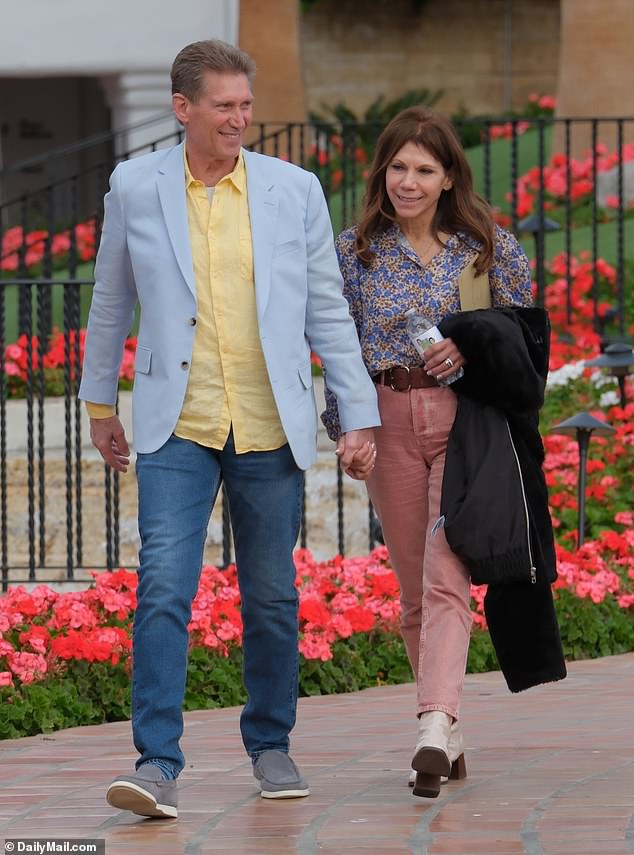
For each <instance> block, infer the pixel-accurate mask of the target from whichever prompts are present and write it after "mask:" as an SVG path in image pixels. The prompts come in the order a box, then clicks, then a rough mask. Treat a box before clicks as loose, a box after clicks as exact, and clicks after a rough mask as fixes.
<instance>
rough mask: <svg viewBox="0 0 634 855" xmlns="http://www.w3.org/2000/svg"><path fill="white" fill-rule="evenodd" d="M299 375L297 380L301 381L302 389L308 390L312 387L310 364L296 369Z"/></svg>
mask: <svg viewBox="0 0 634 855" xmlns="http://www.w3.org/2000/svg"><path fill="white" fill-rule="evenodd" d="M297 371H298V373H299V379H300V380H301V381H302V386H303V387H304V389H310V388H311V386H312V385H313V374H312V371H311V368H310V362H309V363H308V365H301V366H300V367H299V368H298V369H297Z"/></svg>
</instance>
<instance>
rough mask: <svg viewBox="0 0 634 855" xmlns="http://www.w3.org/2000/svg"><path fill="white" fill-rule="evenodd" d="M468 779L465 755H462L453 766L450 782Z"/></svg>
mask: <svg viewBox="0 0 634 855" xmlns="http://www.w3.org/2000/svg"><path fill="white" fill-rule="evenodd" d="M466 777H467V764H466V763H465V759H464V754H461V755H460V756H459V757H458V758H457V759H456V760H454V761H453V763H452V764H451V772H450V773H449V780H450V781H461V780H462V779H463V778H466Z"/></svg>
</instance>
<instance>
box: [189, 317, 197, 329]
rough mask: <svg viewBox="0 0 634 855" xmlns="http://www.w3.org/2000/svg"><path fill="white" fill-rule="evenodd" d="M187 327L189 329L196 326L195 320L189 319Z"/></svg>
mask: <svg viewBox="0 0 634 855" xmlns="http://www.w3.org/2000/svg"><path fill="white" fill-rule="evenodd" d="M189 325H190V327H195V326H196V318H190V319H189Z"/></svg>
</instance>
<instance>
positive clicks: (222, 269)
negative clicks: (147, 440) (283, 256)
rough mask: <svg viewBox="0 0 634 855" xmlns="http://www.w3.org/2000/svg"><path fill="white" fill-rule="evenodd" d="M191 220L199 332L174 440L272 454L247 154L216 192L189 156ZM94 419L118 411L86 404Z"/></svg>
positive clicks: (279, 437) (277, 431) (273, 431)
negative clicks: (229, 440) (196, 175)
mask: <svg viewBox="0 0 634 855" xmlns="http://www.w3.org/2000/svg"><path fill="white" fill-rule="evenodd" d="M185 182H186V187H187V216H188V222H189V235H190V241H191V248H192V259H193V264H194V278H195V283H196V300H197V305H198V310H197V316H196V333H195V337H194V347H193V353H192V360H191V367H190V373H189V380H188V383H187V390H186V393H185V401H184V403H183V408H182V410H181V414H180V418H179V420H178V422H177V424H176V427H175V429H174V433H175V434H176V435H177V436H180V437H183V438H184V439H190V440H192V441H194V442H197V443H199V444H200V445H205V446H208V447H210V448H216V449H221V448H223V447H224V445H225V443H226V441H227V437H228V435H229V430H230V428H231V427H233V437H234V443H235V449H236V451H237V452H238V453H242V452H245V451H271V450H273V449H276V448H280V447H281V446H282V445H284V444H285V442H286V436H285V434H284V431H283V430H282V424H281V422H280V418H279V415H278V412H277V406H276V404H275V400H274V398H273V390H272V389H271V383H270V380H269V377H268V373H267V371H266V366H265V364H264V356H263V354H262V346H261V344H260V336H259V331H258V321H257V314H256V305H255V282H254V279H253V252H252V244H251V223H250V219H249V206H248V200H247V181H246V170H245V166H244V157H243V156H242V154H240V156H239V158H238V161H237V163H236V166H235V168H234V170H233V172H231V173H230V174H229V175H226V176H225V177H224V178H222V179H221V180H220V181H219V182H218V184H217V185H216V187H215V188H213V189H212V190H211V191H210V192H208V188H206V187H205V185H204V184H203V183H202V181H198V180H197V179H195V178H194V177H193V176H192V174H191V172H190V170H189V165H188V163H187V156H186V155H185ZM86 406H87V410H88V415H89V416H91V417H92V418H106V417H107V416H110V415H113V413H114V407H111V406H110V405H106V404H93V403H88V402H87V404H86Z"/></svg>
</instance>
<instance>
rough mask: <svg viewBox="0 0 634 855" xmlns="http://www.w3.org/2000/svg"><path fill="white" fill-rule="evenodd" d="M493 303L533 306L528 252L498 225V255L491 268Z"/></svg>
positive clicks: (496, 243) (496, 242) (496, 253)
mask: <svg viewBox="0 0 634 855" xmlns="http://www.w3.org/2000/svg"><path fill="white" fill-rule="evenodd" d="M489 282H490V285H491V297H492V302H493V306H531V305H532V303H533V292H532V283H531V271H530V266H529V263H528V258H527V257H526V253H525V252H524V250H523V249H522V247H521V246H520V245H519V243H518V241H517V238H516V237H515V236H514V235H512V234H511V233H510V232H507V231H505V230H504V229H502V228H500V227H499V226H496V227H495V254H494V260H493V265H492V266H491V268H490V270H489Z"/></svg>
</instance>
